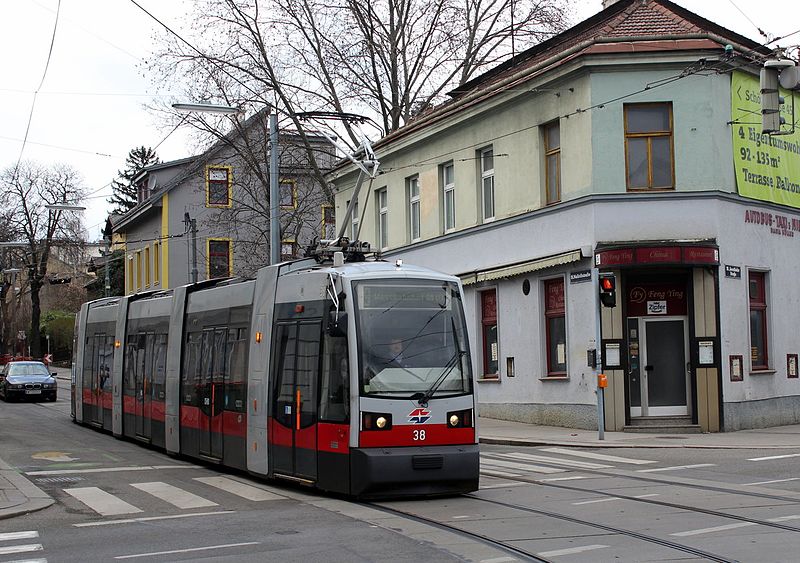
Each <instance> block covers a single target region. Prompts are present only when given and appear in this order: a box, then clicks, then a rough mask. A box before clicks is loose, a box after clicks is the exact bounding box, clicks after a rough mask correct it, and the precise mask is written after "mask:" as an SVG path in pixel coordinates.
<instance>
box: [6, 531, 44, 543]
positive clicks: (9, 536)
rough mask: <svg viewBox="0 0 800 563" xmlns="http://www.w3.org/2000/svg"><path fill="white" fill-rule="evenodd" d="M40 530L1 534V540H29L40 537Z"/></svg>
mask: <svg viewBox="0 0 800 563" xmlns="http://www.w3.org/2000/svg"><path fill="white" fill-rule="evenodd" d="M38 537H39V532H37V531H36V530H31V531H28V532H8V533H5V534H0V541H11V540H29V539H31V538H38Z"/></svg>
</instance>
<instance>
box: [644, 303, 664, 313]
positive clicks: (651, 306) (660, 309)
mask: <svg viewBox="0 0 800 563" xmlns="http://www.w3.org/2000/svg"><path fill="white" fill-rule="evenodd" d="M647 314H648V315H666V314H667V302H666V301H648V302H647Z"/></svg>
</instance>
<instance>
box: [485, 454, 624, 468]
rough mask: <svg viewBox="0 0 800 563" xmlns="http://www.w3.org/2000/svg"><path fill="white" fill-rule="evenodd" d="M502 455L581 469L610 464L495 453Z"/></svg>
mask: <svg viewBox="0 0 800 563" xmlns="http://www.w3.org/2000/svg"><path fill="white" fill-rule="evenodd" d="M495 455H497V456H500V457H504V458H510V459H521V460H525V461H539V462H544V463H552V464H553V465H563V466H565V467H578V468H580V469H609V468H610V467H611V466H610V465H601V464H599V463H589V462H587V461H573V460H571V459H560V458H557V457H548V456H543V455H533V454H524V453H520V452H511V453H507V454H495Z"/></svg>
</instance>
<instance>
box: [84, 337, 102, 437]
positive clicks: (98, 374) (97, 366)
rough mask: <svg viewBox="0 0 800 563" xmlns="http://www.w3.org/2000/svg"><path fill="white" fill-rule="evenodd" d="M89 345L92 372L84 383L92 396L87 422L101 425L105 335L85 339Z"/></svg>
mask: <svg viewBox="0 0 800 563" xmlns="http://www.w3.org/2000/svg"><path fill="white" fill-rule="evenodd" d="M87 340H89V343H90V344H91V345H92V347H91V350H92V358H91V362H92V363H91V365H92V371H91V374H90V377H89V381H88V382H86V383H84V385H86V384H87V383H88V385H89V389H90V393H91V395H92V400H91V403H90V404H91V406H90V409H91V412H90V417H89V421H90V422H92V423H93V424H100V425H102V424H103V383H104V378H105V374H106V373H107V372H106V352H105V344H106V335H105V334H97V335H95V336H94V337H92V338H89V339H87Z"/></svg>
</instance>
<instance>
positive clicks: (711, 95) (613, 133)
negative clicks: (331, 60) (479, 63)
mask: <svg viewBox="0 0 800 563" xmlns="http://www.w3.org/2000/svg"><path fill="white" fill-rule="evenodd" d="M770 55H771V53H770V51H769V49H767V48H764V47H762V46H760V45H758V44H757V43H755V42H753V41H751V40H749V39H747V38H745V37H742V36H740V35H738V34H736V33H734V32H732V31H730V30H727V29H725V28H723V27H721V26H719V25H717V24H715V23H713V22H711V21H708V20H706V19H704V18H701V17H700V16H698V15H696V14H694V13H692V12H689V11H688V10H685V9H684V8H681V7H680V6H677V5H676V4H673V3H671V2H668V1H666V0H635V1H633V0H622V1H619V2H616V3H613V4H611V5H610V6H608V7H607V8H606V9H605V10H603V11H602V12H600V13H598V14H597V15H595V16H594V17H592V18H590V19H588V20H586V21H584V22H582V23H580V24H579V25H577V26H575V27H574V28H571V29H569V30H567V31H565V32H563V33H561V34H559V35H557V36H555V37H553V38H551V39H550V40H548V41H546V42H544V43H542V44H540V45H538V46H536V47H533V48H532V49H530V50H528V51H526V52H523V53H520V54H519V55H517V56H516V57H514V59H512V60H510V61H508V62H506V63H503V64H502V65H500V66H498V67H497V68H495V69H493V70H491V71H489V72H486V73H485V74H483V75H482V76H479V77H477V78H475V79H474V80H472V81H471V82H469V83H466V84H464V85H462V86H460V87H459V88H458V89H456V90H454V91H453V92H451V93H450V96H451V99H450V100H448V101H447V102H446V103H444V104H442V105H440V106H437V107H435V108H433V109H432V110H430V111H428V112H426V113H424V114H422V115H420V116H419V117H417V118H416V119H415V120H413V121H411V122H410V123H408V124H407V125H405V126H404V127H403V128H402V129H400V130H398V131H395V132H394V133H392V134H390V135H388V136H387V137H385V138H383V139H382V140H381V141H379V142H378V143H377V144H376V145H375V150H376V154H377V156H378V158H379V159H380V161H381V168H382V169H383V170H384V171H385V173H384V174H383V175H381V176H379V177H378V178H377V179H376V180H375V182H374V183H373V185H372V186H371V193H365V192H364V191H362V193H361V194H360V195H359V201H358V208H359V212H358V214H357V216H356V217H355V219H354V220H353V224H352V225H350V234H351V236H354V235H355V233H356V232H360V237H359V238H360V239H362V240H368V241H370V242H372V243H373V245H377V246H379V247H380V248H381V249H382V251H383V254H384V257H385V258H387V259H390V260H394V259H396V258H402V259H403V260H404V261H406V262H409V263H414V264H419V265H422V266H427V267H431V268H435V269H438V270H442V271H445V272H448V273H452V274H456V275H459V276H460V277H461V279H462V281H463V283H464V288H465V295H466V301H467V303H466V309H467V315H468V319H470V326H469V329H470V338H471V344H472V351H473V362H474V368H475V370H476V373H478V374H479V388H478V393H479V395H478V398H479V405H480V413H481V415H483V416H488V417H493V418H500V419H506V420H515V421H522V422H531V423H537V424H548V425H558V426H565V427H572V428H584V429H592V428H596V427H597V414H596V396H595V388H596V382H595V379H594V375H593V371H592V368H590V367H588V362H587V349H589V348H594V347H595V343H594V341H595V334H596V328H597V327H596V322H595V315H596V308H595V307H596V305H595V303H596V296H595V294H594V290H593V286H592V284H591V282H590V278H591V269H592V268H594V267H596V268H598V269H599V271H600V272H601V273H611V274H614V275H615V277H616V285H617V304H616V307H614V308H606V307H603V308H602V311H601V333H602V342H601V343H600V346H598V347H599V348H600V349H601V350H602V351H603V360H604V365H603V371H604V373H605V374H607V376H608V380H609V386H608V388H607V389H606V392H605V412H604V417H605V427H606V429H607V430H615V431H619V430H623V429H631V430H637V429H641V428H639V427H641V426H650V427H651V428H652V429H656V430H662V431H664V430H669V429H671V430H673V431H675V430H681V429H685V430H696V431H701V430H702V431H709V432H717V431H731V430H739V429H745V428H758V427H765V426H773V425H781V424H792V423H798V422H800V379H798V370H799V369H800V367H799V366H798V354H800V334H799V333H798V330H797V316H798V311H800V283H798V281H797V280H798V278H800V212H799V211H798V210H799V209H800V193H799V191H798V189H796V188H793V187H792V186H795V187H796V186H797V183H798V180H799V179H800V135H798V133H793V134H788V135H782V136H772V137H769V136H767V135H762V134H761V132H760V131H761V125H760V119H759V117H758V116H760V106H759V105H758V103H759V102H758V95H757V94H758V90H759V82H758V72H759V69H760V68H761V67H762V65H763V62H764V60H765V59H766V58H767V57H769V56H770ZM783 95H784V96H785V97H786V100H787V104H786V105H787V108H788V109H787V110H786V111H787V112H790V111H791V103H792V99H793V96H794V99H793V101H794V103H795V104H797V103H799V102H800V95H798V94H797V93H794V94H793V93H791V92H783ZM798 107H800V105H799V106H798ZM754 112H755V116H754ZM787 116H788V117H787V122H791V113H787ZM757 121H758V123H756V122H757ZM355 179H356V172H355V171H354V170H353V169H352V167H350V166H349V165H347V164H346V163H343V164H341V165H340V166H339V167H338V168H336V169H335V170H334V172H333V173H332V181H333V182H334V183H335V185H336V208H337V213H336V216H337V217H343V216H344V209H346V206H347V204H348V203H349V202H350V201H351V199H352V197H353V186H354V184H355ZM362 217H363V219H362ZM359 223H363V224H359Z"/></svg>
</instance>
